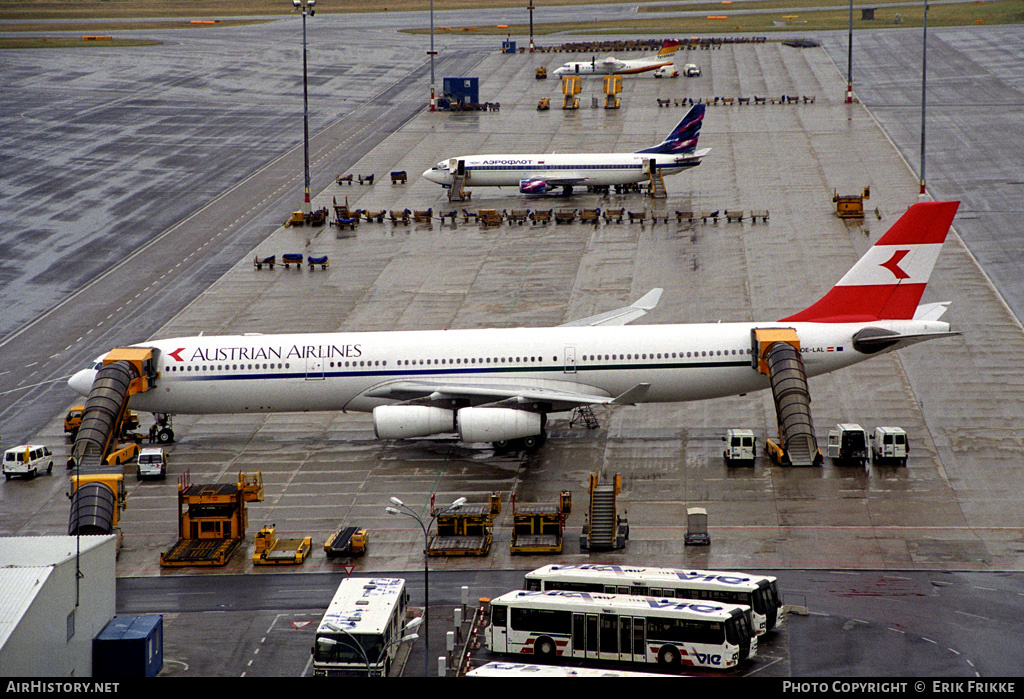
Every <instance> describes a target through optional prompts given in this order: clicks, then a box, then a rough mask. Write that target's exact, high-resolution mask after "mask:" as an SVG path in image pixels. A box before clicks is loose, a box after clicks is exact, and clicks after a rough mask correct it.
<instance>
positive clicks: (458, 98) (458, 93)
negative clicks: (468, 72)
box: [442, 78, 480, 104]
mask: <svg viewBox="0 0 1024 699" xmlns="http://www.w3.org/2000/svg"><path fill="white" fill-rule="evenodd" d="M442 87H443V88H444V96H445V97H446V98H447V99H449V100H451V101H452V102H458V103H460V104H479V103H480V78H444V79H443V81H442Z"/></svg>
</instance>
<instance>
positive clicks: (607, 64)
mask: <svg viewBox="0 0 1024 699" xmlns="http://www.w3.org/2000/svg"><path fill="white" fill-rule="evenodd" d="M599 63H600V65H601V66H602V67H603V68H613V69H615V70H618V69H620V68H625V67H626V62H625V61H620V60H619V59H618V58H616V57H615V56H608V58H602V59H601V60H600V61H599Z"/></svg>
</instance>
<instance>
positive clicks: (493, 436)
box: [458, 408, 544, 442]
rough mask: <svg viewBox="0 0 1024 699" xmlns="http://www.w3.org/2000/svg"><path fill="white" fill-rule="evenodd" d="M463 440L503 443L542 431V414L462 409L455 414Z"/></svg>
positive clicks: (511, 410) (534, 435)
mask: <svg viewBox="0 0 1024 699" xmlns="http://www.w3.org/2000/svg"><path fill="white" fill-rule="evenodd" d="M458 425H459V439H461V440H462V441H463V442H507V441H511V440H513V439H523V438H526V437H536V436H538V435H540V434H541V433H543V431H544V424H543V416H542V415H541V414H540V413H530V412H527V411H525V410H515V409H513V408H463V409H462V410H460V411H459V413H458Z"/></svg>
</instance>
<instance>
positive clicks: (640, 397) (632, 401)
mask: <svg viewBox="0 0 1024 699" xmlns="http://www.w3.org/2000/svg"><path fill="white" fill-rule="evenodd" d="M650 390H651V384H649V383H638V384H637V385H636V386H633V388H631V389H629V390H628V391H626V392H625V393H623V394H622V395H619V396H616V397H615V398H612V400H611V403H609V405H636V404H637V403H643V402H644V398H646V397H647V392H648V391H650Z"/></svg>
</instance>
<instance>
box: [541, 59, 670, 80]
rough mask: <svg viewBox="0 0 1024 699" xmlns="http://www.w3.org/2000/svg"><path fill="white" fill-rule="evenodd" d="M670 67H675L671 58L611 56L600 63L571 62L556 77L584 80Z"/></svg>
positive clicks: (556, 72)
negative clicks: (618, 57) (631, 58)
mask: <svg viewBox="0 0 1024 699" xmlns="http://www.w3.org/2000/svg"><path fill="white" fill-rule="evenodd" d="M670 65H673V61H672V58H671V57H665V58H662V57H660V56H656V57H654V58H637V59H633V60H625V61H623V60H617V59H615V58H614V57H613V56H609V57H608V58H607V59H601V60H600V61H599V60H596V59H594V60H590V61H571V62H569V63H566V64H565V65H563V66H561V67H559V68H556V69H555V71H554V75H555V76H556V77H559V78H564V77H568V76H570V75H578V76H580V77H584V78H586V77H595V76H602V75H636V74H637V73H646V72H647V71H651V70H657V69H658V68H661V67H662V66H670Z"/></svg>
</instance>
